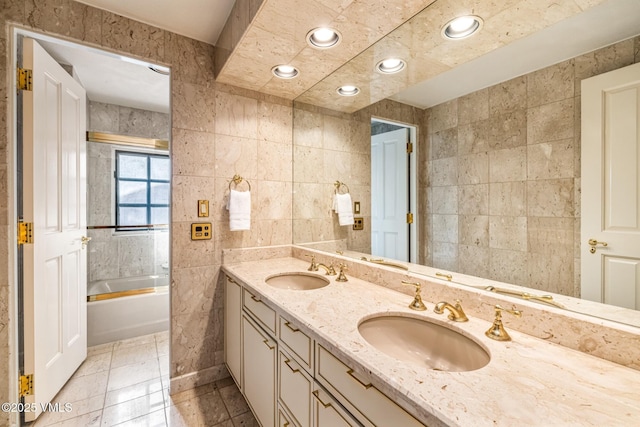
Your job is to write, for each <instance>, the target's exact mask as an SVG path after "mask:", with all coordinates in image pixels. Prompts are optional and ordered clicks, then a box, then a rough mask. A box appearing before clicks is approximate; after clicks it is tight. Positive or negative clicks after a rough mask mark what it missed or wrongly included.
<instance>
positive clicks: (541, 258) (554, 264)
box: [527, 253, 575, 296]
mask: <svg viewBox="0 0 640 427" xmlns="http://www.w3.org/2000/svg"><path fill="white" fill-rule="evenodd" d="M528 270H529V283H528V284H527V285H528V286H530V287H532V288H534V289H537V290H540V291H546V292H553V293H556V294H560V295H567V296H574V294H575V291H574V262H573V258H572V257H569V258H568V259H567V258H566V257H565V258H562V257H558V256H553V255H549V254H544V253H542V254H541V253H529V260H528Z"/></svg>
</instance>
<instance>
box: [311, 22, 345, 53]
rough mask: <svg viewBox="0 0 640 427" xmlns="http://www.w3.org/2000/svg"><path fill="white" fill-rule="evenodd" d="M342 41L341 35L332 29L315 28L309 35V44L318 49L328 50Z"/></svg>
mask: <svg viewBox="0 0 640 427" xmlns="http://www.w3.org/2000/svg"><path fill="white" fill-rule="evenodd" d="M340 40H342V36H341V35H340V33H339V32H338V31H336V30H334V29H332V28H326V27H321V28H315V29H313V30H311V31H309V33H308V34H307V43H309V46H311V47H315V48H316V49H328V48H330V47H333V46H336V45H337V44H338V43H340Z"/></svg>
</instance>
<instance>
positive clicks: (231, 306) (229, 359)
mask: <svg viewBox="0 0 640 427" xmlns="http://www.w3.org/2000/svg"><path fill="white" fill-rule="evenodd" d="M241 331H242V287H241V286H240V285H239V284H238V283H236V281H235V280H233V279H232V278H230V277H227V279H226V281H225V287H224V361H225V363H226V364H227V368H228V369H229V372H230V373H231V376H232V377H233V379H234V380H235V382H236V384H238V386H239V387H241V385H242V357H241V351H242V332H241Z"/></svg>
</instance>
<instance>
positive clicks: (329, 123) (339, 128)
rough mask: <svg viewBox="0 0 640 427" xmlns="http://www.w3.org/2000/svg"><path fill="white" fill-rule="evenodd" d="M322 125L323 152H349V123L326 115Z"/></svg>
mask: <svg viewBox="0 0 640 427" xmlns="http://www.w3.org/2000/svg"><path fill="white" fill-rule="evenodd" d="M323 123H324V127H323V132H322V136H323V148H324V149H325V150H335V151H351V147H350V140H351V122H350V121H349V120H346V119H342V118H338V117H332V116H328V115H327V116H325V117H324V121H323Z"/></svg>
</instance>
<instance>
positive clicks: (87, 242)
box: [80, 236, 91, 249]
mask: <svg viewBox="0 0 640 427" xmlns="http://www.w3.org/2000/svg"><path fill="white" fill-rule="evenodd" d="M80 240H81V241H82V249H84V248H86V247H87V245H88V244H89V242H90V241H91V237H87V236H82V237H81V238H80Z"/></svg>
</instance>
